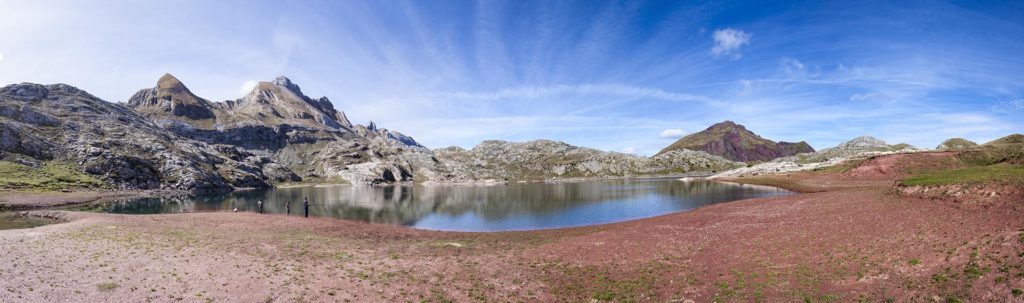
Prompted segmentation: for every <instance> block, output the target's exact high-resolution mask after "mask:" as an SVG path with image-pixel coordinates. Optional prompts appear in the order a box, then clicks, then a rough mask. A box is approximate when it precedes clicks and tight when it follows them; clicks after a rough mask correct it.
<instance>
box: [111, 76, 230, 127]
mask: <svg viewBox="0 0 1024 303" xmlns="http://www.w3.org/2000/svg"><path fill="white" fill-rule="evenodd" d="M128 106H129V107H131V108H132V109H135V110H136V111H138V112H139V113H141V114H143V115H145V116H150V117H154V116H173V117H182V118H187V119H190V120H205V119H213V118H215V117H216V115H215V114H214V106H213V104H212V103H211V102H210V101H207V100H206V99H203V98H200V97H198V96H196V95H195V94H193V93H192V91H190V90H189V89H188V87H185V84H184V83H181V81H180V80H178V78H175V77H174V76H172V75H171V74H169V73H168V74H164V75H163V76H162V77H160V79H159V80H157V82H156V87H153V88H150V89H142V90H139V92H137V93H135V95H133V96H132V97H131V98H129V99H128Z"/></svg>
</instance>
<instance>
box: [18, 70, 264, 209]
mask: <svg viewBox="0 0 1024 303" xmlns="http://www.w3.org/2000/svg"><path fill="white" fill-rule="evenodd" d="M182 104H183V103H178V104H172V103H168V105H170V108H169V109H170V110H171V111H172V112H174V109H175V108H182V106H184V107H189V106H192V104H184V105H182ZM179 112H181V111H179ZM0 125H2V128H0V129H2V134H0V137H2V140H0V158H2V160H4V161H9V162H14V163H18V164H19V165H24V166H29V167H39V166H40V165H42V164H44V163H46V162H51V161H56V162H61V163H70V164H73V165H74V166H75V167H78V168H79V169H80V170H81V171H83V172H86V173H88V174H91V175H93V176H96V177H97V178H99V179H101V180H103V181H105V182H106V183H108V184H110V186H112V187H114V188H123V189H157V188H169V189H182V190H196V191H200V190H218V189H225V188H237V187H265V186H268V185H269V184H270V183H269V180H270V179H272V177H270V176H268V174H266V173H264V172H265V171H267V170H264V169H260V167H261V166H263V165H267V164H268V163H270V161H269V159H268V158H266V157H261V156H258V155H254V154H252V153H249V152H247V151H245V150H242V149H239V148H234V147H231V146H219V145H213V144H208V143H206V142H201V141H196V140H188V139H185V138H181V137H179V136H177V135H176V134H174V133H173V132H170V131H167V130H165V129H163V128H160V127H159V126H157V125H156V124H154V123H152V122H150V121H149V120H147V119H145V118H144V117H143V116H141V115H139V114H138V113H136V112H135V111H133V110H131V109H130V108H128V107H125V106H124V105H120V104H115V103H110V102H106V101H103V100H100V99H98V98H96V97H94V96H92V95H90V94H88V93H86V92H84V91H82V90H79V89H77V88H75V87H72V86H69V85H64V84H55V85H39V84H31V83H22V84H15V85H8V86H6V87H3V88H0ZM271 175H273V174H271Z"/></svg>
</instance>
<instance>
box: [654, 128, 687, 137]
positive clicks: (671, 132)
mask: <svg viewBox="0 0 1024 303" xmlns="http://www.w3.org/2000/svg"><path fill="white" fill-rule="evenodd" d="M685 134H686V132H685V131H683V130H682V129H680V128H669V129H666V130H663V131H661V134H658V138H668V139H678V138H680V137H682V136H683V135H685Z"/></svg>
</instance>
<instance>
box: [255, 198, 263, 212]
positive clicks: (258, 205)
mask: <svg viewBox="0 0 1024 303" xmlns="http://www.w3.org/2000/svg"><path fill="white" fill-rule="evenodd" d="M256 209H258V210H259V212H260V214H261V215H262V214H263V201H256Z"/></svg>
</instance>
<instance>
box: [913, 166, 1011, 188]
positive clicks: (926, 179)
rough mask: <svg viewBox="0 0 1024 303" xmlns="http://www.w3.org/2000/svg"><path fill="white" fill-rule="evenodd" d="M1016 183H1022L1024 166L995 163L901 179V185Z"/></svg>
mask: <svg viewBox="0 0 1024 303" xmlns="http://www.w3.org/2000/svg"><path fill="white" fill-rule="evenodd" d="M979 183H1018V184H1024V166H1016V165H1009V164H995V165H986V166H974V167H966V168H959V169H949V170H941V171H933V172H925V173H920V174H917V175H914V176H911V177H909V178H906V179H903V181H902V182H901V184H902V185H903V186H919V185H948V184H979Z"/></svg>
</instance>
